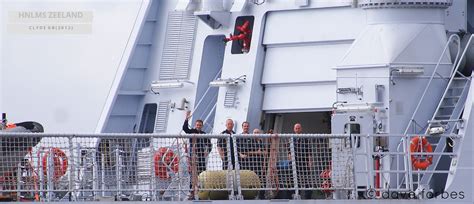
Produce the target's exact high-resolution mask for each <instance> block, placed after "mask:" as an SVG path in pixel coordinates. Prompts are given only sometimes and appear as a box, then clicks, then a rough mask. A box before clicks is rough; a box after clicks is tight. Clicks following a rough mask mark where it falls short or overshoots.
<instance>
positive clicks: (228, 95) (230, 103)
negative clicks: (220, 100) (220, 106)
mask: <svg viewBox="0 0 474 204" xmlns="http://www.w3.org/2000/svg"><path fill="white" fill-rule="evenodd" d="M236 95H237V91H236V90H234V89H227V91H226V92H225V99H224V106H225V107H227V108H231V107H235V96H236Z"/></svg>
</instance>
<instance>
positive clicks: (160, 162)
mask: <svg viewBox="0 0 474 204" xmlns="http://www.w3.org/2000/svg"><path fill="white" fill-rule="evenodd" d="M153 160H154V163H155V176H157V177H158V178H161V179H169V178H171V176H170V175H169V173H168V169H170V170H171V171H173V172H174V173H177V172H178V170H179V158H178V155H176V154H175V153H174V152H173V151H172V150H171V149H169V148H166V147H160V148H159V149H158V151H156V153H155V155H154V156H153Z"/></svg>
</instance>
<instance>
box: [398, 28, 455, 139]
mask: <svg viewBox="0 0 474 204" xmlns="http://www.w3.org/2000/svg"><path fill="white" fill-rule="evenodd" d="M453 40H457V42H458V46H457V54H456V58H455V60H454V63H453V69H454V67H456V68H455V69H458V68H459V64H460V63H458V62H461V60H459V54H460V53H461V38H460V37H459V35H457V34H453V35H451V36H450V37H449V39H448V42H447V43H446V45H445V46H444V50H443V52H442V53H441V56H440V57H439V59H438V63H437V64H436V66H435V69H434V70H433V73H432V74H431V77H430V80H429V81H428V84H426V87H425V90H424V91H423V94H422V95H421V98H420V100H419V101H418V104H417V105H416V108H415V111H413V114H412V116H411V118H410V121H409V122H408V125H407V127H406V129H405V132H404V134H405V135H406V134H407V133H408V131H409V130H410V127H411V124H412V123H413V121H414V120H415V116H416V115H417V113H418V110H419V108H420V106H421V104H422V103H423V99H424V98H425V96H426V93H427V92H428V90H429V87H430V85H431V82H432V81H433V79H434V76H435V74H436V73H437V71H438V68H439V65H440V64H441V61H442V60H443V58H444V55H445V54H446V50H448V48H449V45H450V44H451V43H452V42H454V41H453ZM463 55H464V53H463ZM461 58H462V56H461ZM453 72H454V71H453ZM448 85H449V84H448ZM438 108H439V107H438ZM399 145H400V144H399Z"/></svg>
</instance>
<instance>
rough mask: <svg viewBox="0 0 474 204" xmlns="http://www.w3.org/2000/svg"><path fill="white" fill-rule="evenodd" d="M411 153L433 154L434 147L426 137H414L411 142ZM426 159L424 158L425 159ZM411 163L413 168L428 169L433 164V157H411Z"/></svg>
mask: <svg viewBox="0 0 474 204" xmlns="http://www.w3.org/2000/svg"><path fill="white" fill-rule="evenodd" d="M410 152H411V153H419V152H427V153H431V152H433V147H432V146H431V144H430V143H429V142H428V140H427V139H426V138H425V137H414V138H413V139H411V141H410ZM423 157H424V158H423ZM411 163H412V164H413V167H415V168H416V169H420V170H425V169H427V168H428V167H429V166H430V165H431V164H432V163H433V155H427V156H424V155H411Z"/></svg>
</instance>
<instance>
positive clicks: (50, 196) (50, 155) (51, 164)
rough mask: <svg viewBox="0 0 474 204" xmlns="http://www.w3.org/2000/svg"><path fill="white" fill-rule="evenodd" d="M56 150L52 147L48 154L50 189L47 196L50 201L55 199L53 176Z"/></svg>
mask: <svg viewBox="0 0 474 204" xmlns="http://www.w3.org/2000/svg"><path fill="white" fill-rule="evenodd" d="M53 157H54V152H53V149H52V148H49V151H48V156H47V161H48V164H47V169H46V171H47V172H48V174H47V175H48V176H47V177H48V178H47V179H48V191H47V197H48V202H51V201H53V190H54V187H53V185H54V184H53V177H54V158H53Z"/></svg>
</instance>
